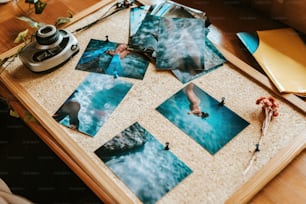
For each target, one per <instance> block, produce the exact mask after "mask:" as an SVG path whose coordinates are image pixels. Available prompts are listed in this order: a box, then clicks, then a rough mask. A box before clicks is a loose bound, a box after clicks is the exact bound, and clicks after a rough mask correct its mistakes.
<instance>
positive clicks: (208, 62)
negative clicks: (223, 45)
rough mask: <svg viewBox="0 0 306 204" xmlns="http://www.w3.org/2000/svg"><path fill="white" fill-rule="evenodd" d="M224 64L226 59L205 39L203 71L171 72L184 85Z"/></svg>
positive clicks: (177, 70) (178, 70)
mask: <svg viewBox="0 0 306 204" xmlns="http://www.w3.org/2000/svg"><path fill="white" fill-rule="evenodd" d="M225 62H226V59H225V58H224V57H223V55H222V54H221V53H220V52H219V51H218V50H217V48H216V47H215V46H214V45H213V43H212V42H211V41H210V40H209V39H208V38H206V39H205V49H204V67H205V69H204V70H181V69H175V70H171V72H172V73H173V74H174V75H175V76H176V78H177V79H179V80H180V81H181V82H182V83H183V84H184V83H187V82H189V81H191V80H193V79H196V78H198V77H200V76H203V75H205V74H207V73H209V72H211V71H213V70H215V69H216V68H218V67H220V66H222V65H223V64H224V63H225Z"/></svg>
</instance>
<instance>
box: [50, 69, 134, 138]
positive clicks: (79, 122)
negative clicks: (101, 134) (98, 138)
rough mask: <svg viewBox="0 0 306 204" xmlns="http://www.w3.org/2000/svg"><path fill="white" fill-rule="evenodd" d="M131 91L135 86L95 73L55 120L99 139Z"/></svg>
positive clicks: (60, 109)
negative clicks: (105, 125) (102, 128)
mask: <svg viewBox="0 0 306 204" xmlns="http://www.w3.org/2000/svg"><path fill="white" fill-rule="evenodd" d="M131 87H132V84H131V83H129V82H125V81H123V80H120V79H114V78H113V77H112V76H109V75H102V74H97V73H91V74H89V75H88V76H87V77H86V78H85V80H84V81H83V82H82V83H81V84H80V85H79V86H78V87H77V88H76V90H75V91H74V92H73V93H72V95H71V96H70V97H69V98H68V99H67V100H66V101H65V102H64V104H63V105H62V106H61V107H60V108H59V109H58V110H57V111H56V113H55V114H54V115H53V118H54V119H55V120H56V121H58V122H59V123H60V124H62V125H64V126H66V127H69V128H72V129H75V130H77V131H79V132H82V133H85V134H87V135H90V136H95V135H96V133H97V132H98V131H99V129H100V128H101V127H102V126H103V124H104V123H105V122H106V121H107V119H108V118H109V117H110V115H111V114H112V112H113V111H114V110H115V109H116V107H117V106H118V105H119V104H120V102H121V101H122V99H123V98H124V97H125V95H126V94H127V93H128V91H129V90H130V88H131Z"/></svg>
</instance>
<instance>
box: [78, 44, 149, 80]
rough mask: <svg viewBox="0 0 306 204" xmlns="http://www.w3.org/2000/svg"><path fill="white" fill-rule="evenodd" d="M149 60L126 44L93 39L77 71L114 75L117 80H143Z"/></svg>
mask: <svg viewBox="0 0 306 204" xmlns="http://www.w3.org/2000/svg"><path fill="white" fill-rule="evenodd" d="M148 65H149V60H148V59H147V58H146V57H145V56H143V55H141V54H140V53H137V52H133V51H131V50H129V49H128V46H127V45H126V44H122V43H116V42H111V41H108V40H106V41H102V40H96V39H91V40H90V41H89V43H88V45H87V47H86V49H85V51H84V53H83V55H82V56H81V58H80V60H79V62H78V64H77V66H76V69H77V70H82V71H89V72H96V73H102V74H107V75H112V76H114V77H115V78H117V77H119V76H121V77H128V78H135V79H143V77H144V75H145V73H146V70H147V67H148Z"/></svg>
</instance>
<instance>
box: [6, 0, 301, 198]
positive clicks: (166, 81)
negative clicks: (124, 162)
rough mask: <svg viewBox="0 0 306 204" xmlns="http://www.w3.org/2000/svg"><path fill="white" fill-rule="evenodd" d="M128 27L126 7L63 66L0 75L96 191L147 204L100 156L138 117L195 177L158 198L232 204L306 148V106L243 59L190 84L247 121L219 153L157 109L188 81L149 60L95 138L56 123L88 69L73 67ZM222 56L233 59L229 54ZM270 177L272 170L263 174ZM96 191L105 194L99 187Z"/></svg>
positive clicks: (84, 39)
mask: <svg viewBox="0 0 306 204" xmlns="http://www.w3.org/2000/svg"><path fill="white" fill-rule="evenodd" d="M108 6H110V5H108ZM108 6H106V7H105V8H104V9H101V10H99V11H97V12H96V13H94V14H92V15H89V16H87V17H86V18H83V19H81V20H79V21H78V22H77V23H75V24H72V25H70V26H69V27H68V28H67V30H71V31H72V30H75V29H77V28H79V27H81V26H82V25H86V24H87V23H88V22H92V21H94V20H95V19H97V18H98V17H99V16H101V15H102V14H103V13H104V12H105V10H106V9H107V7H108ZM128 25H129V11H128V10H124V11H121V12H120V13H117V14H115V15H113V16H112V17H111V18H109V19H108V20H105V21H103V22H101V23H99V24H97V25H95V26H94V27H92V28H90V29H89V30H85V31H83V32H81V33H79V34H77V35H76V37H77V39H78V41H79V43H80V47H81V50H80V53H79V54H78V55H76V56H74V57H73V58H72V59H71V60H70V61H68V62H67V63H66V64H65V65H64V66H62V67H60V68H58V69H56V70H54V71H52V72H50V73H40V74H37V73H33V72H31V71H29V70H28V69H26V68H25V67H24V66H23V65H22V63H21V62H20V61H19V60H16V61H14V63H12V64H11V65H10V67H9V69H8V72H6V73H4V74H3V76H2V80H3V81H4V82H5V83H6V85H7V86H8V87H9V89H10V90H11V91H12V92H13V93H14V95H16V97H17V98H18V99H19V100H20V101H21V102H22V103H23V104H24V105H25V106H26V107H27V109H29V110H30V112H31V113H32V114H33V115H34V116H35V118H37V120H38V121H39V122H40V123H41V124H42V125H43V126H44V127H45V128H46V129H47V130H48V132H50V134H51V135H52V136H53V138H54V140H55V141H56V142H57V143H59V144H60V146H62V148H63V149H64V150H65V151H66V152H67V153H68V155H69V156H70V157H71V158H73V159H74V160H75V161H76V163H77V164H78V165H79V166H81V169H82V170H83V171H84V172H86V173H87V174H88V175H89V176H90V177H91V179H92V180H93V181H94V182H95V183H96V184H97V186H98V188H101V189H102V190H103V193H101V194H103V195H102V196H101V197H104V198H105V200H106V201H108V202H118V203H123V202H125V203H141V201H140V200H139V198H138V197H137V196H136V195H135V194H134V193H133V192H132V191H131V190H130V189H129V188H128V187H127V186H126V185H125V184H124V183H123V182H122V181H121V180H120V179H119V178H118V177H117V176H116V175H115V174H114V173H113V172H112V171H111V170H110V169H109V168H108V167H107V166H106V165H105V163H104V162H102V161H101V159H100V158H99V157H98V156H97V155H96V154H95V151H96V150H97V149H98V148H99V147H101V146H102V145H103V144H105V143H106V142H107V141H109V140H110V139H112V138H113V137H114V136H115V135H117V134H119V133H120V132H122V131H123V130H124V129H126V128H128V127H129V126H131V125H132V124H134V123H135V122H137V123H139V124H140V125H141V126H142V127H143V128H145V129H146V130H147V131H148V132H150V134H152V135H153V136H154V137H155V139H156V140H158V141H159V142H160V143H161V144H165V143H166V142H169V143H170V144H171V146H170V147H171V149H170V151H171V152H172V153H173V154H174V155H176V156H177V157H178V158H179V159H180V160H181V161H182V162H183V163H184V164H186V165H187V166H188V167H189V168H190V169H191V170H192V173H191V174H190V175H188V176H187V177H186V178H185V179H184V180H183V181H181V182H180V183H179V184H178V185H176V186H175V187H174V188H173V189H171V190H170V191H169V192H168V193H166V194H165V195H164V196H162V197H161V198H160V199H159V200H158V203H224V202H226V201H227V200H228V201H229V202H230V201H231V200H230V199H234V201H235V199H238V200H239V201H243V200H244V199H245V196H246V197H247V196H248V195H249V194H250V195H252V193H253V192H252V190H250V188H247V189H246V188H243V187H244V186H246V185H247V186H248V187H251V188H252V185H253V184H254V185H257V186H258V183H256V182H258V178H259V182H260V184H259V186H260V185H264V183H265V182H267V180H269V179H271V176H272V177H273V175H271V174H270V173H269V171H270V172H271V169H273V172H272V173H274V175H275V174H277V173H278V171H280V169H281V168H283V166H284V165H286V164H288V163H289V161H290V159H292V158H293V157H294V156H296V155H297V154H298V153H299V152H300V151H302V149H304V148H305V137H306V136H305V127H306V122H305V111H304V112H303V111H302V110H301V109H297V108H295V107H294V105H292V104H291V103H290V101H289V102H288V99H286V98H282V97H279V96H277V95H275V94H274V93H273V92H272V91H271V90H270V89H268V88H266V87H265V86H263V85H262V84H261V83H258V82H257V80H258V79H256V77H255V76H254V77H255V80H254V79H252V78H250V77H248V76H247V74H245V73H243V72H241V69H239V68H237V67H236V66H237V65H238V66H239V63H240V62H239V63H238V64H236V66H235V65H233V61H231V62H232V63H231V62H227V63H225V64H224V65H223V66H222V67H219V68H218V69H216V70H214V71H212V72H210V73H208V74H206V75H203V76H201V77H199V78H197V79H195V80H193V81H192V83H193V84H195V85H196V86H197V87H199V88H200V89H202V90H204V91H205V92H206V93H207V94H209V95H210V96H212V97H213V98H215V99H221V98H222V97H225V98H226V107H228V108H229V109H231V110H232V111H233V112H235V113H236V114H237V115H239V116H240V117H242V118H243V119H245V120H246V121H248V122H249V125H248V126H247V127H246V128H244V129H243V130H242V131H241V132H239V134H237V135H236V136H235V137H234V138H233V139H232V140H230V141H229V142H228V143H227V144H226V145H225V146H224V147H222V148H221V149H220V150H219V151H218V152H217V153H216V154H214V155H212V154H210V153H209V152H207V151H206V150H205V149H204V148H202V147H201V146H200V145H199V144H198V143H197V142H195V141H194V140H192V139H191V138H190V137H188V136H187V135H186V134H185V133H184V132H183V131H181V130H180V129H179V128H177V127H176V126H175V125H173V124H172V123H171V122H170V121H169V120H167V119H166V118H165V117H163V116H162V115H161V114H159V113H158V111H156V108H157V107H158V106H159V105H160V104H162V103H163V102H164V101H166V100H167V99H169V98H170V97H171V96H173V94H175V93H177V92H178V91H180V90H181V89H182V88H184V87H185V86H186V84H182V83H181V82H180V81H178V80H177V79H176V78H175V77H174V76H173V75H172V74H171V73H170V72H168V71H157V70H156V69H155V67H154V65H152V64H150V65H149V67H148V69H147V71H146V74H145V77H144V78H143V80H137V79H131V78H123V77H122V78H121V79H122V80H124V81H127V82H129V83H132V84H133V87H132V88H131V90H130V91H129V92H128V94H127V95H126V96H125V97H124V99H123V100H122V102H121V103H120V104H119V106H117V108H116V109H115V111H114V112H113V113H112V114H111V116H110V118H109V119H108V121H107V122H106V123H105V124H104V125H103V127H102V128H101V129H100V130H99V131H98V133H97V134H96V135H95V137H89V136H87V135H84V134H82V133H79V132H77V131H74V130H71V129H68V128H66V127H64V126H62V125H60V124H58V123H56V122H55V121H54V120H53V118H52V117H51V116H52V115H53V114H54V113H55V111H56V110H57V109H58V108H59V107H60V106H61V105H62V104H63V102H64V101H65V100H66V99H67V97H68V96H69V95H70V94H71V93H72V92H73V91H74V90H75V88H76V87H77V86H78V85H79V84H80V83H81V82H82V81H83V80H84V79H85V78H86V77H87V75H88V74H89V73H88V72H83V71H79V70H75V66H76V64H77V62H78V60H79V59H80V57H81V53H83V52H84V50H85V48H86V45H87V44H88V42H89V40H90V39H101V40H104V39H105V36H106V35H107V36H109V38H110V39H111V40H112V41H115V42H122V43H127V40H128ZM224 54H225V57H227V55H226V54H227V53H226V51H225V52H224ZM234 64H235V63H234ZM269 95H273V96H275V97H276V98H277V99H278V101H279V103H280V116H279V117H278V118H276V119H275V120H274V121H273V123H272V124H271V126H270V128H269V131H268V134H267V136H266V137H265V138H264V141H263V144H262V148H261V152H260V154H259V155H258V159H257V161H256V163H255V164H254V166H253V167H252V168H251V170H250V171H249V172H248V174H247V175H243V171H244V169H245V167H246V165H247V164H248V161H249V159H250V157H251V153H250V151H252V150H253V148H254V145H255V144H256V143H257V140H258V137H259V135H260V128H261V124H262V116H261V109H260V108H259V107H258V106H256V105H255V101H256V99H257V98H259V97H260V96H269ZM290 97H291V96H290ZM302 109H303V108H302ZM169 135H171V137H170V136H169ZM292 141H295V143H292ZM289 147H290V148H293V149H290V148H289ZM288 154H289V155H288ZM284 155H285V158H286V159H285V161H284V160H283V158H284ZM280 160H282V161H280ZM271 162H273V163H272V164H271ZM268 167H270V168H268ZM275 169H276V170H275ZM266 174H268V175H267V176H265V177H261V176H262V175H266ZM250 182H251V183H250ZM256 188H258V187H256V186H255V187H254V192H256ZM250 191H251V192H250ZM237 192H238V194H240V195H241V197H242V198H241V197H239V195H238V196H237V197H235V195H237ZM96 193H97V194H99V193H100V192H99V191H98V190H97V192H96ZM233 195H234V196H233Z"/></svg>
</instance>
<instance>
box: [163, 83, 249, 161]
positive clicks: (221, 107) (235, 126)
mask: <svg viewBox="0 0 306 204" xmlns="http://www.w3.org/2000/svg"><path fill="white" fill-rule="evenodd" d="M221 101H222V100H221V99H220V100H219V101H218V100H216V99H214V98H213V97H211V96H210V95H208V94H207V93H206V92H204V91H203V90H201V89H200V88H199V87H197V86H196V85H194V84H193V83H190V84H188V85H187V86H186V87H185V88H184V89H182V90H180V91H179V92H177V93H176V94H174V95H173V96H172V97H170V98H169V99H168V100H166V101H165V102H164V103H162V104H161V105H160V106H159V107H157V111H158V112H160V113H161V114H162V115H163V116H164V117H166V118H167V119H168V120H169V121H171V122H172V123H173V124H174V125H175V126H177V127H178V128H179V129H181V130H182V131H183V132H184V133H185V134H187V135H188V136H190V137H191V138H192V139H194V140H195V141H196V142H197V143H198V144H199V145H201V146H202V147H203V148H205V149H206V150H207V151H208V152H209V153H210V154H212V155H214V154H216V153H217V152H218V151H219V150H220V149H221V148H222V147H223V146H224V145H226V143H228V142H229V141H230V140H231V139H232V138H233V137H235V136H236V135H237V134H238V133H239V132H240V131H242V130H243V129H244V128H245V127H247V126H248V125H249V123H248V122H247V121H246V120H244V119H243V118H241V117H240V116H239V115H237V114H236V113H234V112H233V111H231V110H230V109H229V108H227V107H226V100H225V104H223V103H222V102H221Z"/></svg>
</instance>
